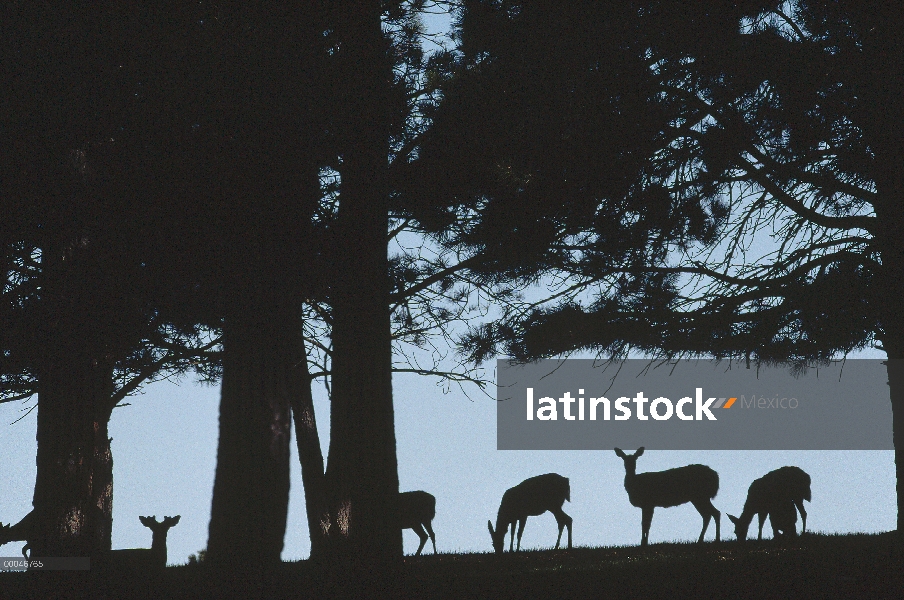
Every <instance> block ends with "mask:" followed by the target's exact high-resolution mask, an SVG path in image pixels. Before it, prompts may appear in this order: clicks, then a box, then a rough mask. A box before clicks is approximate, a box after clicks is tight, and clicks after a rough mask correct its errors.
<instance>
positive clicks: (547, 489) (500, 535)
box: [487, 473, 572, 554]
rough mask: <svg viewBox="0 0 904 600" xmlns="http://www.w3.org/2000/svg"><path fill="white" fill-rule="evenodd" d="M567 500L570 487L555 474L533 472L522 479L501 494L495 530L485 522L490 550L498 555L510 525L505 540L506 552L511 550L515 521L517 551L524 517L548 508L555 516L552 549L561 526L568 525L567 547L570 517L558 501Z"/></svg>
mask: <svg viewBox="0 0 904 600" xmlns="http://www.w3.org/2000/svg"><path fill="white" fill-rule="evenodd" d="M566 500H568V501H569V502H571V486H570V485H569V484H568V478H567V477H562V476H561V475H558V474H556V473H547V474H546V475H537V476H536V477H531V478H529V479H525V480H524V481H522V482H521V483H519V484H518V485H516V486H515V487H513V488H510V489H508V490H507V491H506V492H505V493H504V494H503V495H502V502H501V503H500V504H499V513H498V515H497V516H496V529H495V530H493V523H492V521H487V527H488V528H489V530H490V537H491V538H492V540H493V549H494V550H495V551H496V552H497V553H498V554H501V553H502V551H503V549H504V547H505V532H506V531H507V530H508V528H509V527H510V526H511V528H512V537H511V540H510V542H509V552H512V549H513V547H514V543H515V524H516V523H517V524H518V550H519V551H520V550H521V535H522V534H523V533H524V525H525V523H526V522H527V518H528V517H535V516H538V515H542V514H543V513H545V512H546V511H549V512H551V513H552V514H553V516H555V518H556V523H558V525H559V537H557V538H556V549H557V550H558V548H559V543H560V542H561V541H562V529H563V528H564V527H568V547H569V548H571V521H572V519H571V517H569V516H568V515H566V514H565V511H563V510H562V504H564V503H565V501H566Z"/></svg>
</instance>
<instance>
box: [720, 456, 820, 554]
mask: <svg viewBox="0 0 904 600" xmlns="http://www.w3.org/2000/svg"><path fill="white" fill-rule="evenodd" d="M804 500H806V501H808V502H809V501H810V476H809V475H807V473H806V472H804V471H803V470H802V469H800V468H798V467H782V468H780V469H776V470H774V471H770V472H768V473H766V474H765V475H763V476H762V477H760V478H759V479H755V480H754V481H753V483H751V484H750V487H749V488H748V490H747V500H746V501H745V502H744V511H743V512H742V513H741V516H740V517H734V516H732V515H728V518H729V519H731V522H732V523H734V526H735V535H736V536H737V538H738V539H739V540H745V539H747V530H748V529H749V528H750V522H751V521H753V515H757V516H758V517H759V532H758V534H757V539H758V540H761V539H763V523H765V521H766V516H767V515H769V517H770V518H769V522H770V523H771V524H772V533H773V536H778V534H779V531H781V532H783V533H785V534H786V535H797V529H796V526H795V523H796V522H797V513H796V512H794V518H793V519H789V516H788V515H787V507H788V506H791V507H792V508H793V507H796V508H797V510H798V511H800V517H801V521H802V522H803V525H802V528H801V533H804V532H805V531H806V530H807V511H806V509H804ZM776 512H779V519H778V520H779V526H778V530H779V531H776V519H775V513H776ZM789 522H790V524H789ZM792 531H793V533H792Z"/></svg>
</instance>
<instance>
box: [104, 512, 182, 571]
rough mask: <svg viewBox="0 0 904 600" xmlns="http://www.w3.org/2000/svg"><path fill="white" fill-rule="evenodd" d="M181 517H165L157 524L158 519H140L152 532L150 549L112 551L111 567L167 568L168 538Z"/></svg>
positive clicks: (154, 517) (110, 555) (110, 557)
mask: <svg viewBox="0 0 904 600" xmlns="http://www.w3.org/2000/svg"><path fill="white" fill-rule="evenodd" d="M181 518H182V517H181V515H176V516H175V517H164V518H163V521H161V522H159V523H158V522H157V517H156V516H153V517H138V520H139V521H141V524H142V525H144V526H145V527H147V528H148V529H150V530H151V532H152V533H153V537H152V538H151V547H150V548H128V549H125V550H111V551H110V554H109V566H111V567H114V568H134V569H141V570H157V569H163V568H164V567H165V566H166V536H167V534H168V533H169V530H170V528H171V527H174V526H175V525H176V524H177V523H178V522H179V519H181Z"/></svg>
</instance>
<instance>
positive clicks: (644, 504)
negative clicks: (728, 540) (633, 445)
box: [615, 448, 721, 546]
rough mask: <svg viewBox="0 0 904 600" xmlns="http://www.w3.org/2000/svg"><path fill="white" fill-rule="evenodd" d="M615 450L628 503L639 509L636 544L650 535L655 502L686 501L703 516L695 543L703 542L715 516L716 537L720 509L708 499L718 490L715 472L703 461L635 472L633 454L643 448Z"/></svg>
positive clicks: (670, 504) (639, 454) (663, 503)
mask: <svg viewBox="0 0 904 600" xmlns="http://www.w3.org/2000/svg"><path fill="white" fill-rule="evenodd" d="M615 454H617V455H618V456H619V457H621V459H622V460H623V461H624V462H625V491H627V492H628V500H629V501H630V502H631V504H632V505H634V506H636V507H638V508H640V509H642V510H643V516H642V519H641V527H642V533H641V536H640V545H641V546H646V545H647V543H648V541H649V537H650V523H651V522H652V521H653V510H654V509H655V508H656V507H657V506H661V507H663V508H668V507H670V506H679V505H681V504H684V503H686V502H690V503H691V504H693V505H694V508H696V509H697V512H698V513H700V516H701V517H703V530H702V531H701V532H700V539H698V540H697V542H698V543H701V542H703V536H704V535H706V528H707V527H709V520H710V518H713V517H714V518H715V520H716V541H719V535H720V532H719V520H720V516H721V515H720V513H719V511H718V510H716V507H715V506H713V503H712V499H713V498H715V497H716V493H717V492H718V491H719V474H718V473H716V472H715V471H713V470H712V469H710V468H709V467H707V466H706V465H687V466H686V467H678V468H677V469H668V470H665V471H653V472H649V473H640V474H639V475H638V474H637V457H639V456H641V455H642V454H643V448H638V449H637V452H635V453H634V454H631V455H628V454H625V453H624V452H622V451H621V449H619V448H616V449H615Z"/></svg>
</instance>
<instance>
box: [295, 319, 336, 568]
mask: <svg viewBox="0 0 904 600" xmlns="http://www.w3.org/2000/svg"><path fill="white" fill-rule="evenodd" d="M300 329H301V328H300V326H299V340H298V347H299V353H298V354H299V356H298V359H297V363H296V364H297V367H296V368H295V371H296V372H297V375H296V376H295V380H296V381H297V385H296V392H295V393H293V394H292V396H291V401H292V418H293V420H294V422H295V443H296V444H297V445H298V462H299V463H301V481H302V483H303V485H304V501H305V509H306V511H307V516H308V533H309V535H310V537H311V558H314V559H319V558H322V557H323V556H324V553H325V551H326V544H327V541H328V538H327V535H328V533H329V526H330V515H329V510H328V509H327V504H326V477H325V476H324V472H323V451H322V450H321V449H320V435H319V434H318V432H317V420H316V418H315V417H314V396H313V394H312V393H311V376H310V372H309V371H308V361H307V356H305V350H304V342H303V341H302V340H301V339H300V338H301V335H300Z"/></svg>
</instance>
